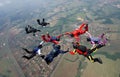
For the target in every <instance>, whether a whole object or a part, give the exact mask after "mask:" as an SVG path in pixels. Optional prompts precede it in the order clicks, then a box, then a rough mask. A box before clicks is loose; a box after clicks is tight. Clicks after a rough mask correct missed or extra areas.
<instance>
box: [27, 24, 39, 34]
mask: <svg viewBox="0 0 120 77" xmlns="http://www.w3.org/2000/svg"><path fill="white" fill-rule="evenodd" d="M25 31H26V34H29V33H33V36H35V33H36V32H41V30H38V29H35V28H33V27H31V26H30V25H28V26H27V27H25Z"/></svg>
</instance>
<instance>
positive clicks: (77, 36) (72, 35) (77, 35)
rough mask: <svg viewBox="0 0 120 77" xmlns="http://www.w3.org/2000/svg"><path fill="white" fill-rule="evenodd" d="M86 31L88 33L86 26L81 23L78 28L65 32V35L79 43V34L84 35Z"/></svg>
mask: <svg viewBox="0 0 120 77" xmlns="http://www.w3.org/2000/svg"><path fill="white" fill-rule="evenodd" d="M83 28H84V30H83ZM86 31H88V24H86V23H82V24H81V25H80V27H79V28H77V29H75V30H74V31H72V32H66V33H65V35H70V36H71V37H74V38H75V39H76V41H77V42H79V40H80V38H79V36H80V35H81V34H84V33H85V32H86Z"/></svg>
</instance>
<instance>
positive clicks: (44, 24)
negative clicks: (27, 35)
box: [37, 18, 50, 27]
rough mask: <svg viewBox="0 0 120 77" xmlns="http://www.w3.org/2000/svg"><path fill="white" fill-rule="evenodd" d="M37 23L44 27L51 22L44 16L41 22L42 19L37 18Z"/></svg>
mask: <svg viewBox="0 0 120 77" xmlns="http://www.w3.org/2000/svg"><path fill="white" fill-rule="evenodd" d="M37 23H38V24H39V25H41V26H42V27H46V26H47V25H49V24H50V23H47V22H45V19H44V18H43V21H42V22H40V19H37Z"/></svg>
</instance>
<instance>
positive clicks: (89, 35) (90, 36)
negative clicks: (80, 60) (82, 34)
mask: <svg viewBox="0 0 120 77" xmlns="http://www.w3.org/2000/svg"><path fill="white" fill-rule="evenodd" d="M86 34H87V35H88V37H89V38H92V35H91V34H90V33H89V32H88V31H87V32H86ZM91 43H92V47H91V49H93V48H94V47H95V42H94V41H92V40H91Z"/></svg>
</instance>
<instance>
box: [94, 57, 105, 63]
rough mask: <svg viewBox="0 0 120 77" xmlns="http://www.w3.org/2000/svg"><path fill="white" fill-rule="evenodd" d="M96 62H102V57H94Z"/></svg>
mask: <svg viewBox="0 0 120 77" xmlns="http://www.w3.org/2000/svg"><path fill="white" fill-rule="evenodd" d="M94 62H98V63H100V64H102V63H103V62H102V60H101V58H95V59H94Z"/></svg>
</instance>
